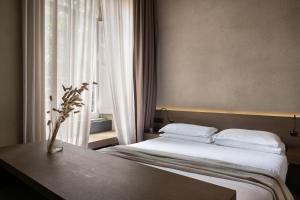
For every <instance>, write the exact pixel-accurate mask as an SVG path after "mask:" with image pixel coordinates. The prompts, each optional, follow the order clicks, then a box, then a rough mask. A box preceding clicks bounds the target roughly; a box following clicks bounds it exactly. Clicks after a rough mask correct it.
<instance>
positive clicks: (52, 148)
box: [47, 124, 63, 154]
mask: <svg viewBox="0 0 300 200" xmlns="http://www.w3.org/2000/svg"><path fill="white" fill-rule="evenodd" d="M59 127H60V124H55V126H54V128H53V130H50V133H49V137H48V140H47V152H48V153H51V154H52V153H57V152H61V151H63V142H62V141H61V140H60V139H59V138H61V131H60V130H59Z"/></svg>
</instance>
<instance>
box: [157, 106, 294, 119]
mask: <svg viewBox="0 0 300 200" xmlns="http://www.w3.org/2000/svg"><path fill="white" fill-rule="evenodd" d="M162 108H166V109H168V110H170V111H178V112H199V113H220V114H235V115H256V116H273V117H293V116H294V114H295V115H297V118H298V117H299V116H300V113H299V112H296V113H278V112H252V111H229V110H215V109H199V108H182V107H173V106H162V105H158V106H156V110H160V109H162Z"/></svg>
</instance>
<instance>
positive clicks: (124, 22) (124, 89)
mask: <svg viewBox="0 0 300 200" xmlns="http://www.w3.org/2000/svg"><path fill="white" fill-rule="evenodd" d="M102 4H103V9H102V10H103V23H104V38H105V45H104V52H105V66H106V67H107V71H108V76H109V80H110V87H111V94H112V100H113V114H114V120H115V126H116V130H117V132H118V139H119V143H120V144H130V143H134V142H136V134H135V108H134V87H133V0H103V1H102Z"/></svg>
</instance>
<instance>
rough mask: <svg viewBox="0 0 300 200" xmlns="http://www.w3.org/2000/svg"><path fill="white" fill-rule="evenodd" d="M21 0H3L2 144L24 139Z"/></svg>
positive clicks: (0, 22) (0, 8)
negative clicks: (22, 126) (22, 120)
mask: <svg viewBox="0 0 300 200" xmlns="http://www.w3.org/2000/svg"><path fill="white" fill-rule="evenodd" d="M21 25H22V24H21V0H0V146H4V145H10V144H16V143H17V142H18V141H19V140H20V134H19V133H20V125H21V105H20V104H21V98H22V96H21V95H22V94H21V87H20V82H21V69H22V66H21V65H22V51H21V48H22V42H21V28H22V27H21Z"/></svg>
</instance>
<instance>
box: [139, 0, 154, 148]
mask: <svg viewBox="0 0 300 200" xmlns="http://www.w3.org/2000/svg"><path fill="white" fill-rule="evenodd" d="M156 5H157V4H156V0H134V53H133V66H134V72H133V73H134V86H135V110H136V113H135V114H136V140H137V142H139V141H141V140H142V139H143V134H144V131H149V129H150V128H151V127H153V120H154V114H155V109H156V90H157V75H156V29H157V26H156V19H157V18H156Z"/></svg>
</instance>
